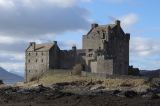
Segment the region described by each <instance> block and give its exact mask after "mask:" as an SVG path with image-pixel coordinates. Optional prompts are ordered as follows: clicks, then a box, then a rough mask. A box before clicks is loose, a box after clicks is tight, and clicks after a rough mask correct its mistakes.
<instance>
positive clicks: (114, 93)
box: [112, 90, 121, 95]
mask: <svg viewBox="0 0 160 106" xmlns="http://www.w3.org/2000/svg"><path fill="white" fill-rule="evenodd" d="M120 92H121V91H120V90H114V91H113V92H112V94H113V95H117V94H119V93H120Z"/></svg>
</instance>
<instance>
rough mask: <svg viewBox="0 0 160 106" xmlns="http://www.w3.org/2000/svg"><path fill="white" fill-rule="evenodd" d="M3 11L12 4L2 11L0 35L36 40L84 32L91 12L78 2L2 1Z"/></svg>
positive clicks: (74, 0)
mask: <svg viewBox="0 0 160 106" xmlns="http://www.w3.org/2000/svg"><path fill="white" fill-rule="evenodd" d="M0 1H1V2H2V5H3V6H1V8H5V7H7V6H8V3H12V4H13V5H14V6H13V8H11V9H7V10H6V9H1V10H0V14H1V17H0V23H1V24H0V34H1V35H5V36H19V37H26V38H28V37H37V36H43V35H45V34H61V33H64V32H66V31H77V30H85V29H87V28H88V27H89V24H90V23H89V21H88V19H87V17H88V15H89V12H88V10H87V9H85V8H81V7H79V6H78V5H76V4H77V3H76V4H75V2H76V0H63V1H62V0H0Z"/></svg>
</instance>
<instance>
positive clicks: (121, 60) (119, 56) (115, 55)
mask: <svg viewBox="0 0 160 106" xmlns="http://www.w3.org/2000/svg"><path fill="white" fill-rule="evenodd" d="M129 40H130V34H128V33H125V32H124V31H123V29H122V28H121V26H120V21H119V20H116V21H115V23H114V24H109V25H98V24H96V23H95V24H92V25H91V29H90V31H89V32H88V33H87V34H86V35H83V38H82V43H83V45H82V46H83V48H82V49H76V47H75V46H73V47H72V49H71V50H60V48H59V47H58V44H57V42H56V41H54V42H53V43H50V44H36V43H35V42H31V43H30V45H29V47H28V48H27V49H26V62H25V64H26V67H25V68H26V69H25V70H26V75H25V76H26V81H27V82H28V81H31V80H34V79H36V78H38V77H39V76H41V75H43V73H44V72H46V71H48V70H51V69H72V68H73V67H74V66H75V64H82V65H83V71H87V72H91V73H99V74H106V75H113V74H118V75H127V74H128V66H129Z"/></svg>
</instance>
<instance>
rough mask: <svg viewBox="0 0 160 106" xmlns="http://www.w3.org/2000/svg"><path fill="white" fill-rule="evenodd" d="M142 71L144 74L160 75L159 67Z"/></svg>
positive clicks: (149, 75)
mask: <svg viewBox="0 0 160 106" xmlns="http://www.w3.org/2000/svg"><path fill="white" fill-rule="evenodd" d="M140 73H141V75H142V76H148V77H160V69H157V70H141V71H140Z"/></svg>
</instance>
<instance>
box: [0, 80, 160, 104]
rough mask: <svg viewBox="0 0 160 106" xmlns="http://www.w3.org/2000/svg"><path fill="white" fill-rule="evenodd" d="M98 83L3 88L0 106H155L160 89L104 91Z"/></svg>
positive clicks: (159, 99) (0, 92) (159, 101)
mask: <svg viewBox="0 0 160 106" xmlns="http://www.w3.org/2000/svg"><path fill="white" fill-rule="evenodd" d="M101 83H102V82H101V81H97V82H92V81H91V82H86V81H75V82H64V83H56V84H52V85H47V86H44V85H41V84H40V85H38V84H36V85H33V86H31V87H28V88H27V87H20V86H19V87H18V86H15V87H13V86H3V87H1V88H0V104H2V105H3V106H20V105H23V106H86V105H87V106H124V105H125V106H135V105H137V106H159V104H160V88H159V87H151V88H147V89H144V90H141V92H139V91H137V90H132V89H131V88H129V87H123V88H121V89H119V88H117V89H107V88H106V87H104V86H102V85H101Z"/></svg>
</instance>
